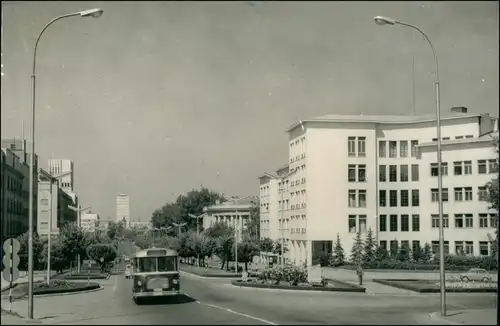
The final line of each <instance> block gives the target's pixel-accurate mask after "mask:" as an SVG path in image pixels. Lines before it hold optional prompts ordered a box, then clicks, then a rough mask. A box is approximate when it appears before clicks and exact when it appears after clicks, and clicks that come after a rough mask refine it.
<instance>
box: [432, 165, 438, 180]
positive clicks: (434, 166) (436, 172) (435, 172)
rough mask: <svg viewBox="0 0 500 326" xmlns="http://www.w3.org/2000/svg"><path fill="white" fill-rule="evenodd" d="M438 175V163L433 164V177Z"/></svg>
mask: <svg viewBox="0 0 500 326" xmlns="http://www.w3.org/2000/svg"><path fill="white" fill-rule="evenodd" d="M437 175H438V165H437V163H431V176H432V177H437Z"/></svg>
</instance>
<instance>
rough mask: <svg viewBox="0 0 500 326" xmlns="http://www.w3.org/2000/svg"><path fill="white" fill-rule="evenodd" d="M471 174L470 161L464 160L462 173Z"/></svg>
mask: <svg viewBox="0 0 500 326" xmlns="http://www.w3.org/2000/svg"><path fill="white" fill-rule="evenodd" d="M471 174H472V161H464V175H471Z"/></svg>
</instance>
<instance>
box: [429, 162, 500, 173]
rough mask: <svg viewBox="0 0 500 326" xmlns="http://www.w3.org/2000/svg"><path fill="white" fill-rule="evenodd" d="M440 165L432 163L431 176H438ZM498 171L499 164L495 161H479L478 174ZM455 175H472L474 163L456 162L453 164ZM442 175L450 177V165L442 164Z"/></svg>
mask: <svg viewBox="0 0 500 326" xmlns="http://www.w3.org/2000/svg"><path fill="white" fill-rule="evenodd" d="M438 171H439V169H438V164H437V163H431V176H433V177H437V176H438ZM497 171H498V162H497V161H496V160H494V159H490V160H477V173H478V174H488V173H496V172H497ZM453 174H454V175H471V174H472V161H455V162H453ZM441 175H442V176H447V175H448V163H447V162H442V163H441Z"/></svg>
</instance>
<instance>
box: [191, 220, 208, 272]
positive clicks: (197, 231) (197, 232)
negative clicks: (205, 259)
mask: <svg viewBox="0 0 500 326" xmlns="http://www.w3.org/2000/svg"><path fill="white" fill-rule="evenodd" d="M188 216H189V217H191V218H194V219H196V235H197V236H199V235H200V223H199V221H198V220H199V219H200V218H202V217H203V216H205V214H201V215H198V216H196V215H194V214H191V213H188ZM197 256H198V257H197V260H196V263H197V264H198V266H199V265H200V254H199V253H198V255H197Z"/></svg>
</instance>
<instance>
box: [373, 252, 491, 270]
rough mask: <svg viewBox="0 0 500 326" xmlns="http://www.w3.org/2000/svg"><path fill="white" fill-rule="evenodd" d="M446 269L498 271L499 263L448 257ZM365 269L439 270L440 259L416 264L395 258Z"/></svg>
mask: <svg viewBox="0 0 500 326" xmlns="http://www.w3.org/2000/svg"><path fill="white" fill-rule="evenodd" d="M444 264H445V269H446V270H452V271H466V270H469V269H470V268H484V269H486V270H498V262H497V260H496V259H495V258H494V257H490V256H484V257H467V256H455V255H448V256H446V258H445V262H444ZM363 267H364V268H371V269H402V270H422V271H424V270H427V271H430V270H438V269H439V257H435V258H434V259H433V260H432V261H431V262H430V263H416V262H410V261H400V260H397V259H395V258H386V259H383V260H379V261H375V262H373V263H372V264H366V265H364V266H363Z"/></svg>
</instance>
